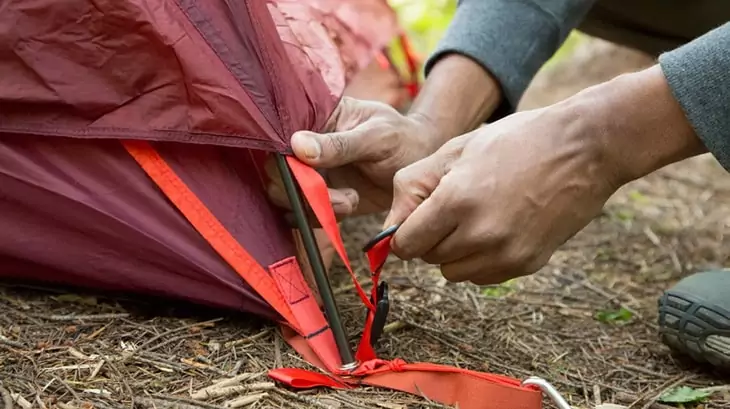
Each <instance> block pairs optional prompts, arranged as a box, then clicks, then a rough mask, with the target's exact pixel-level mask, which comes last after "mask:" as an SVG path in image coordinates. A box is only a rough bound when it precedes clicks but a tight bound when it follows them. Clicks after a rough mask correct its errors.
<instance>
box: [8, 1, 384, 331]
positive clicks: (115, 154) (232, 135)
mask: <svg viewBox="0 0 730 409" xmlns="http://www.w3.org/2000/svg"><path fill="white" fill-rule="evenodd" d="M396 30H397V26H396V22H395V18H394V15H393V12H392V10H391V9H390V8H389V7H388V5H387V4H386V3H385V2H384V1H382V0H368V1H363V0H359V1H342V0H268V1H262V0H237V1H236V0H207V1H194V0H114V1H103V0H102V1H99V0H94V1H92V0H64V1H44V0H8V1H4V2H2V3H0V257H2V260H1V261H0V277H5V278H22V279H29V280H35V281H41V282H46V283H63V284H73V285H80V286H84V287H96V288H106V289H113V290H123V291H134V292H137V293H146V294H150V295H163V296H170V297H175V298H183V299H187V300H190V301H194V302H197V303H204V304H209V305H213V306H218V307H226V308H235V309H238V310H241V311H246V312H251V313H256V314H259V315H262V316H264V317H269V318H275V317H276V313H275V311H273V310H272V308H271V306H269V305H268V304H267V303H266V302H265V301H264V300H263V299H262V298H261V296H260V295H259V294H257V293H256V292H255V291H252V290H251V288H250V286H249V285H248V284H247V283H246V282H245V281H244V280H243V279H242V278H241V277H240V276H239V274H237V273H236V272H235V271H234V270H233V269H232V268H231V266H230V265H229V263H228V262H227V261H225V260H224V259H223V258H222V257H221V255H220V254H219V252H217V251H215V250H214V249H213V248H212V247H211V245H210V244H209V243H208V241H207V240H206V239H204V238H203V237H202V236H201V235H200V233H199V232H198V231H197V230H196V229H195V228H194V227H193V226H192V225H191V224H190V222H189V221H188V220H187V219H186V218H185V217H184V216H183V215H182V214H181V213H180V211H179V210H178V209H177V208H176V207H175V206H174V205H172V204H171V202H170V200H169V199H168V197H167V196H166V195H165V194H164V193H163V192H162V191H161V190H160V188H159V187H158V186H157V184H156V183H154V182H153V181H152V180H151V179H150V177H149V175H148V174H147V173H146V172H145V171H144V170H143V169H142V168H141V167H140V166H139V164H138V163H137V162H136V161H135V159H134V158H133V157H132V156H131V155H130V153H129V152H128V150H127V149H125V147H124V146H123V145H122V143H120V141H122V140H137V141H139V140H145V141H149V142H150V143H151V144H152V146H153V147H154V149H155V150H156V151H157V152H158V153H159V154H160V156H161V157H162V158H163V160H164V161H165V162H166V163H167V164H168V165H169V166H170V167H171V168H172V170H173V171H174V173H175V174H177V176H179V177H180V178H181V179H182V181H183V182H184V184H185V185H187V187H189V188H190V189H191V190H192V191H193V192H194V194H195V195H196V196H197V197H198V198H200V200H201V201H202V202H203V203H204V205H205V206H206V207H207V208H208V209H209V210H210V211H211V212H212V213H213V214H214V215H215V217H216V218H217V219H218V220H219V221H220V222H221V223H222V224H223V225H224V226H225V228H226V229H227V230H228V231H229V232H230V233H231V234H232V235H233V236H234V237H235V239H236V240H237V241H238V242H239V243H240V244H241V246H242V247H243V248H245V250H246V251H247V252H248V253H250V255H251V256H252V257H253V258H254V259H255V260H256V261H257V262H258V264H260V265H261V266H263V267H264V268H266V267H268V266H270V265H272V264H274V263H276V262H278V261H280V260H282V259H285V258H287V257H290V256H293V255H294V254H295V250H294V246H293V242H292V234H291V230H290V228H289V227H288V226H287V225H285V224H284V222H283V219H282V217H281V215H280V214H279V213H278V210H277V209H275V208H274V207H272V206H271V205H270V203H269V202H268V200H267V198H266V196H265V193H264V189H263V183H262V171H261V169H262V166H261V165H262V161H263V160H264V158H265V155H267V152H275V151H276V152H287V150H288V138H289V137H290V135H291V134H292V133H293V132H294V131H295V130H299V129H317V128H318V127H320V126H321V125H322V124H323V122H324V121H325V120H326V119H327V116H328V115H329V113H330V112H331V110H332V109H333V107H334V105H335V104H336V102H337V99H338V97H339V95H340V94H341V93H342V91H343V89H344V87H345V85H346V82H347V80H348V79H349V78H350V77H351V76H352V75H354V73H356V72H357V71H358V70H359V69H361V68H363V67H364V66H365V65H366V64H368V63H369V62H370V61H371V60H372V59H373V58H374V56H375V54H376V53H377V52H378V50H379V49H381V48H382V47H384V46H385V45H386V44H387V43H388V42H389V41H390V39H391V38H393V36H394V35H395V34H396V32H397V31H396Z"/></svg>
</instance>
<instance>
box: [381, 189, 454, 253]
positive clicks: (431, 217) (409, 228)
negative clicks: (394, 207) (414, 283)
mask: <svg viewBox="0 0 730 409" xmlns="http://www.w3.org/2000/svg"><path fill="white" fill-rule="evenodd" d="M448 192H449V189H448V188H444V187H442V186H439V187H437V188H436V189H435V190H434V191H433V193H432V194H431V195H430V196H429V197H428V198H427V199H425V200H424V201H423V202H422V203H421V204H420V205H418V207H416V209H415V210H414V211H413V212H412V213H411V214H410V215H409V216H408V217H407V218H406V219H405V221H403V223H402V224H401V225H400V227H399V228H398V230H397V231H396V233H395V235H394V237H393V241H392V248H393V252H394V253H395V254H396V255H397V256H398V257H400V258H401V259H403V260H410V259H413V258H417V257H421V256H422V255H423V254H426V253H427V252H429V251H430V250H431V249H432V248H433V247H435V246H436V245H438V244H439V243H440V242H441V241H442V240H444V239H445V238H446V237H448V235H450V234H451V233H452V232H453V231H454V230H456V227H457V226H458V218H457V217H456V215H455V214H454V212H453V209H451V208H450V200H449V196H450V195H449V194H448Z"/></svg>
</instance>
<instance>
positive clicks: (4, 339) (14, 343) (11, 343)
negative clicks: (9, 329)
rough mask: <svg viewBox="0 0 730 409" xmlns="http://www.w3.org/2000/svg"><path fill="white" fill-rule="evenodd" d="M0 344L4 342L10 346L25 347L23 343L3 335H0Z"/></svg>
mask: <svg viewBox="0 0 730 409" xmlns="http://www.w3.org/2000/svg"><path fill="white" fill-rule="evenodd" d="M0 344H5V345H7V346H11V347H13V348H20V349H25V345H23V344H22V343H20V342H17V341H13V340H11V339H8V338H7V337H5V336H3V335H0Z"/></svg>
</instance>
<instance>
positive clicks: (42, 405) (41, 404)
mask: <svg viewBox="0 0 730 409" xmlns="http://www.w3.org/2000/svg"><path fill="white" fill-rule="evenodd" d="M35 402H36V403H37V404H38V406H39V407H40V408H41V409H48V406H46V404H45V403H44V402H43V400H42V399H41V395H35Z"/></svg>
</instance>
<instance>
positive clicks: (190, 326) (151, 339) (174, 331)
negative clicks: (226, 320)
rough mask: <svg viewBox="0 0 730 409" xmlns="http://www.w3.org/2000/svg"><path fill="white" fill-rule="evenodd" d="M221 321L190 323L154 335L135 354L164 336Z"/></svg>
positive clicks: (219, 319)
mask: <svg viewBox="0 0 730 409" xmlns="http://www.w3.org/2000/svg"><path fill="white" fill-rule="evenodd" d="M222 320H223V318H215V319H212V320H208V321H203V322H195V323H192V324H188V325H183V326H182V327H177V328H173V329H171V330H167V331H165V332H163V333H162V334H160V335H156V336H154V337H152V338H150V339H149V340H147V342H145V343H144V344H142V345H140V346H139V347H137V349H136V350H135V353H139V352H141V351H142V350H143V349H144V348H145V347H147V346H149V345H151V344H152V343H153V342H155V341H157V340H158V339H160V338H162V337H166V336H168V335H170V334H174V333H176V332H179V331H184V330H186V329H190V328H193V327H202V326H205V325H210V324H214V323H216V322H218V321H222Z"/></svg>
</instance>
